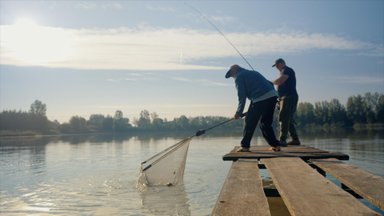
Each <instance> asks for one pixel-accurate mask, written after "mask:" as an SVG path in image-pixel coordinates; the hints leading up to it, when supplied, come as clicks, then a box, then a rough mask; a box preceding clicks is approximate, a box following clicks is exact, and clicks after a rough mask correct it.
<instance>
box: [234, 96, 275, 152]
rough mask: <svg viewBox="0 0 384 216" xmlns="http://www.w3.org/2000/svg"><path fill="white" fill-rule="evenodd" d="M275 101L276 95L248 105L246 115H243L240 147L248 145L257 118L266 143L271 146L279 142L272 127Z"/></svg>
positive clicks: (247, 146)
mask: <svg viewBox="0 0 384 216" xmlns="http://www.w3.org/2000/svg"><path fill="white" fill-rule="evenodd" d="M276 101H277V97H272V98H268V99H266V100H263V101H259V102H256V103H251V104H250V105H249V108H248V112H247V116H246V117H245V128H244V133H243V139H242V140H241V146H242V147H244V148H249V147H250V145H251V139H252V136H253V133H254V132H255V129H256V126H257V123H258V122H259V120H260V129H261V132H262V133H263V136H264V138H265V140H266V141H267V142H268V144H269V145H271V146H277V145H278V144H279V141H278V140H277V139H276V136H275V132H274V130H273V128H272V122H273V113H274V111H275V107H276Z"/></svg>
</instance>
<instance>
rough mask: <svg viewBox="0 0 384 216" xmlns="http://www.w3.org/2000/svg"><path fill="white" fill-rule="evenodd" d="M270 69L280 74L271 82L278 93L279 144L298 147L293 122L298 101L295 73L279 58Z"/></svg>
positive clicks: (297, 137)
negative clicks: (288, 138)
mask: <svg viewBox="0 0 384 216" xmlns="http://www.w3.org/2000/svg"><path fill="white" fill-rule="evenodd" d="M272 67H276V68H277V69H278V70H279V72H280V76H279V77H278V78H277V79H276V80H274V81H273V84H275V85H277V91H278V92H279V108H280V114H279V121H280V143H281V145H282V146H287V144H289V145H300V140H299V136H298V135H297V132H296V127H295V120H294V116H295V112H296V108H297V103H298V100H299V96H298V94H297V91H296V75H295V71H294V70H293V69H292V68H290V67H288V66H287V65H286V64H285V61H284V60H283V59H281V58H279V59H277V60H276V61H275V64H274V65H272ZM288 132H289V134H290V135H291V138H292V141H290V142H289V143H287V137H288Z"/></svg>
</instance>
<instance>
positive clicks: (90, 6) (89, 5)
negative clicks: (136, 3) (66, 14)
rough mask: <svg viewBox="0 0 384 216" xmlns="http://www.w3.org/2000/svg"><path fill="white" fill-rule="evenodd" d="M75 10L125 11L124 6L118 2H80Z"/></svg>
mask: <svg viewBox="0 0 384 216" xmlns="http://www.w3.org/2000/svg"><path fill="white" fill-rule="evenodd" d="M75 8H78V9H83V10H95V9H113V10H121V9H123V6H122V5H121V4H120V3H118V2H99V1H97V2H95V1H80V2H77V3H76V4H75Z"/></svg>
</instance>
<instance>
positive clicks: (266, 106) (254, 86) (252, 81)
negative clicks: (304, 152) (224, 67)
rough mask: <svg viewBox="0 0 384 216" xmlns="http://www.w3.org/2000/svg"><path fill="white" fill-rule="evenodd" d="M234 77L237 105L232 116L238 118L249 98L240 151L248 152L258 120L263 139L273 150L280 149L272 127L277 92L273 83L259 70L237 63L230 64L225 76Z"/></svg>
mask: <svg viewBox="0 0 384 216" xmlns="http://www.w3.org/2000/svg"><path fill="white" fill-rule="evenodd" d="M229 77H233V78H234V79H235V83H236V88H237V94H238V99H239V103H238V107H237V110H236V113H235V116H234V118H235V119H239V118H240V116H241V115H242V113H243V111H244V106H245V102H246V99H247V98H248V99H249V100H250V105H249V108H248V112H247V115H246V117H245V128H244V133H243V139H242V140H241V149H240V150H239V151H240V152H249V148H250V145H251V139H252V136H253V133H254V131H255V129H256V126H257V124H258V122H259V120H260V129H261V132H262V133H263V136H264V138H265V140H266V141H267V142H268V144H269V145H270V146H272V150H273V151H280V142H279V141H278V140H277V139H276V136H275V132H274V130H273V128H272V122H273V113H274V111H275V106H276V101H277V92H276V90H275V89H274V87H273V84H272V83H271V82H270V81H268V80H267V79H265V78H264V77H263V76H262V75H261V74H260V73H259V72H257V71H250V70H246V69H244V68H242V67H240V66H238V65H232V66H231V68H230V69H229V71H228V72H227V73H226V75H225V78H229Z"/></svg>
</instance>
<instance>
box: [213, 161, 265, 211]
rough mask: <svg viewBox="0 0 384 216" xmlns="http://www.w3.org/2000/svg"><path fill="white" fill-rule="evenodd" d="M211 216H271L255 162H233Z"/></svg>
mask: <svg viewBox="0 0 384 216" xmlns="http://www.w3.org/2000/svg"><path fill="white" fill-rule="evenodd" d="M212 215H220V216H225V215H234V216H237V215H242V216H243V215H244V216H246V215H255V216H261V215H263V216H270V215H271V213H270V211H269V205H268V201H267V198H266V196H265V194H264V191H263V183H262V180H261V177H260V175H259V168H258V165H257V161H256V160H238V161H236V162H233V164H232V166H231V169H230V170H229V173H228V176H227V179H226V180H225V182H224V185H223V187H222V189H221V192H220V195H219V198H218V199H217V202H216V205H215V207H214V209H213V212H212Z"/></svg>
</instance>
